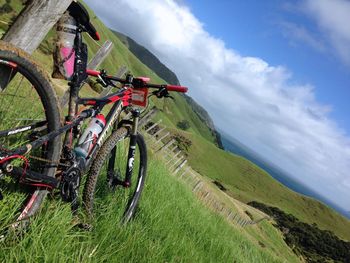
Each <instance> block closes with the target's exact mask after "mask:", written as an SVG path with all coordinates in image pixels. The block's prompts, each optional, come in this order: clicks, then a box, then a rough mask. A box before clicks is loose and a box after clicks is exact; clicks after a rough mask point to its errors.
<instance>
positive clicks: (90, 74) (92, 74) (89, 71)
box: [86, 69, 101, 77]
mask: <svg viewBox="0 0 350 263" xmlns="http://www.w3.org/2000/svg"><path fill="white" fill-rule="evenodd" d="M86 73H87V74H88V75H89V76H94V77H98V76H99V75H100V74H101V72H99V71H97V70H93V69H87V70H86Z"/></svg>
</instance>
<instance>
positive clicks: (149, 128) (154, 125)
mask: <svg viewBox="0 0 350 263" xmlns="http://www.w3.org/2000/svg"><path fill="white" fill-rule="evenodd" d="M161 122H162V119H160V120H159V121H157V122H156V123H154V124H153V125H152V126H151V127H148V129H147V130H146V131H145V132H147V133H148V132H149V131H150V130H152V129H153V128H154V127H156V126H157V125H159V123H161Z"/></svg>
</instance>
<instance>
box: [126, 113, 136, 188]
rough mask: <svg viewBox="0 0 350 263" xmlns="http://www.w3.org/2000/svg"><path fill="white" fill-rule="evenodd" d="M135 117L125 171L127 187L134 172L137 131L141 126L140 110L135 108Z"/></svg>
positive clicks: (133, 114) (133, 115)
mask: <svg viewBox="0 0 350 263" xmlns="http://www.w3.org/2000/svg"><path fill="white" fill-rule="evenodd" d="M132 117H133V125H132V129H131V134H130V145H129V152H128V161H127V163H126V171H125V181H124V185H125V186H126V187H130V181H131V176H132V172H133V169H134V159H135V152H136V143H137V141H136V140H137V131H138V126H139V119H140V111H139V110H137V109H136V110H134V111H133V112H132Z"/></svg>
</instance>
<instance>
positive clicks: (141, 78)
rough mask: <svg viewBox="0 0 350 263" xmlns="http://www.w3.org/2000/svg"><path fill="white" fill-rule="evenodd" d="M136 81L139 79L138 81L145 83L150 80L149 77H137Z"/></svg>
mask: <svg viewBox="0 0 350 263" xmlns="http://www.w3.org/2000/svg"><path fill="white" fill-rule="evenodd" d="M137 79H140V80H142V81H143V82H146V83H147V82H149V81H150V80H151V78H149V77H137Z"/></svg>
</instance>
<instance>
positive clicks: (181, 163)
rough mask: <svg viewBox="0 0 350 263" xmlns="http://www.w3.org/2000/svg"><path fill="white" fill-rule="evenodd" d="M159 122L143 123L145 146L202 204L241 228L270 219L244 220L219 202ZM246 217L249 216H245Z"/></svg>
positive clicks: (266, 217) (237, 213)
mask: <svg viewBox="0 0 350 263" xmlns="http://www.w3.org/2000/svg"><path fill="white" fill-rule="evenodd" d="M161 122H162V120H159V121H157V122H155V123H153V122H150V121H149V120H148V121H144V122H143V124H142V125H141V126H142V128H143V130H142V132H143V134H144V135H145V137H146V141H147V144H148V145H149V146H150V149H151V150H152V151H153V152H154V154H156V155H157V156H159V157H160V158H161V159H162V160H163V162H164V164H165V166H166V167H167V168H168V169H169V171H170V172H171V174H172V175H174V176H176V177H177V178H178V179H179V180H181V181H183V182H184V183H185V184H186V185H188V186H189V187H190V188H191V190H192V192H193V193H194V194H195V195H196V196H197V197H198V198H199V199H200V200H201V201H202V202H203V203H205V204H206V205H207V206H208V207H210V208H211V209H213V210H215V211H216V212H217V213H219V214H221V215H222V216H224V217H225V218H226V219H227V220H228V221H229V222H231V223H234V224H236V225H239V226H241V227H246V226H249V225H254V224H258V223H260V222H261V221H263V220H266V219H269V218H270V217H268V216H265V217H262V218H259V219H257V220H252V219H250V218H249V219H247V218H244V217H242V215H241V214H240V213H239V212H238V211H235V210H233V209H232V208H231V207H229V206H227V205H226V204H225V203H224V202H222V201H220V200H219V198H218V197H217V196H216V195H215V194H214V193H213V192H212V191H210V190H209V189H208V187H207V186H206V185H205V183H204V180H203V179H202V178H201V176H200V175H198V174H197V173H196V172H195V171H194V170H193V169H192V168H191V167H190V166H189V164H188V161H187V159H186V154H185V153H183V152H182V151H181V150H180V149H179V148H178V146H177V145H176V140H175V139H174V138H171V137H170V138H168V137H169V135H170V132H168V131H167V129H166V128H165V127H161V126H160V123H161ZM171 146H173V147H171ZM247 217H249V216H248V215H247Z"/></svg>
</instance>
